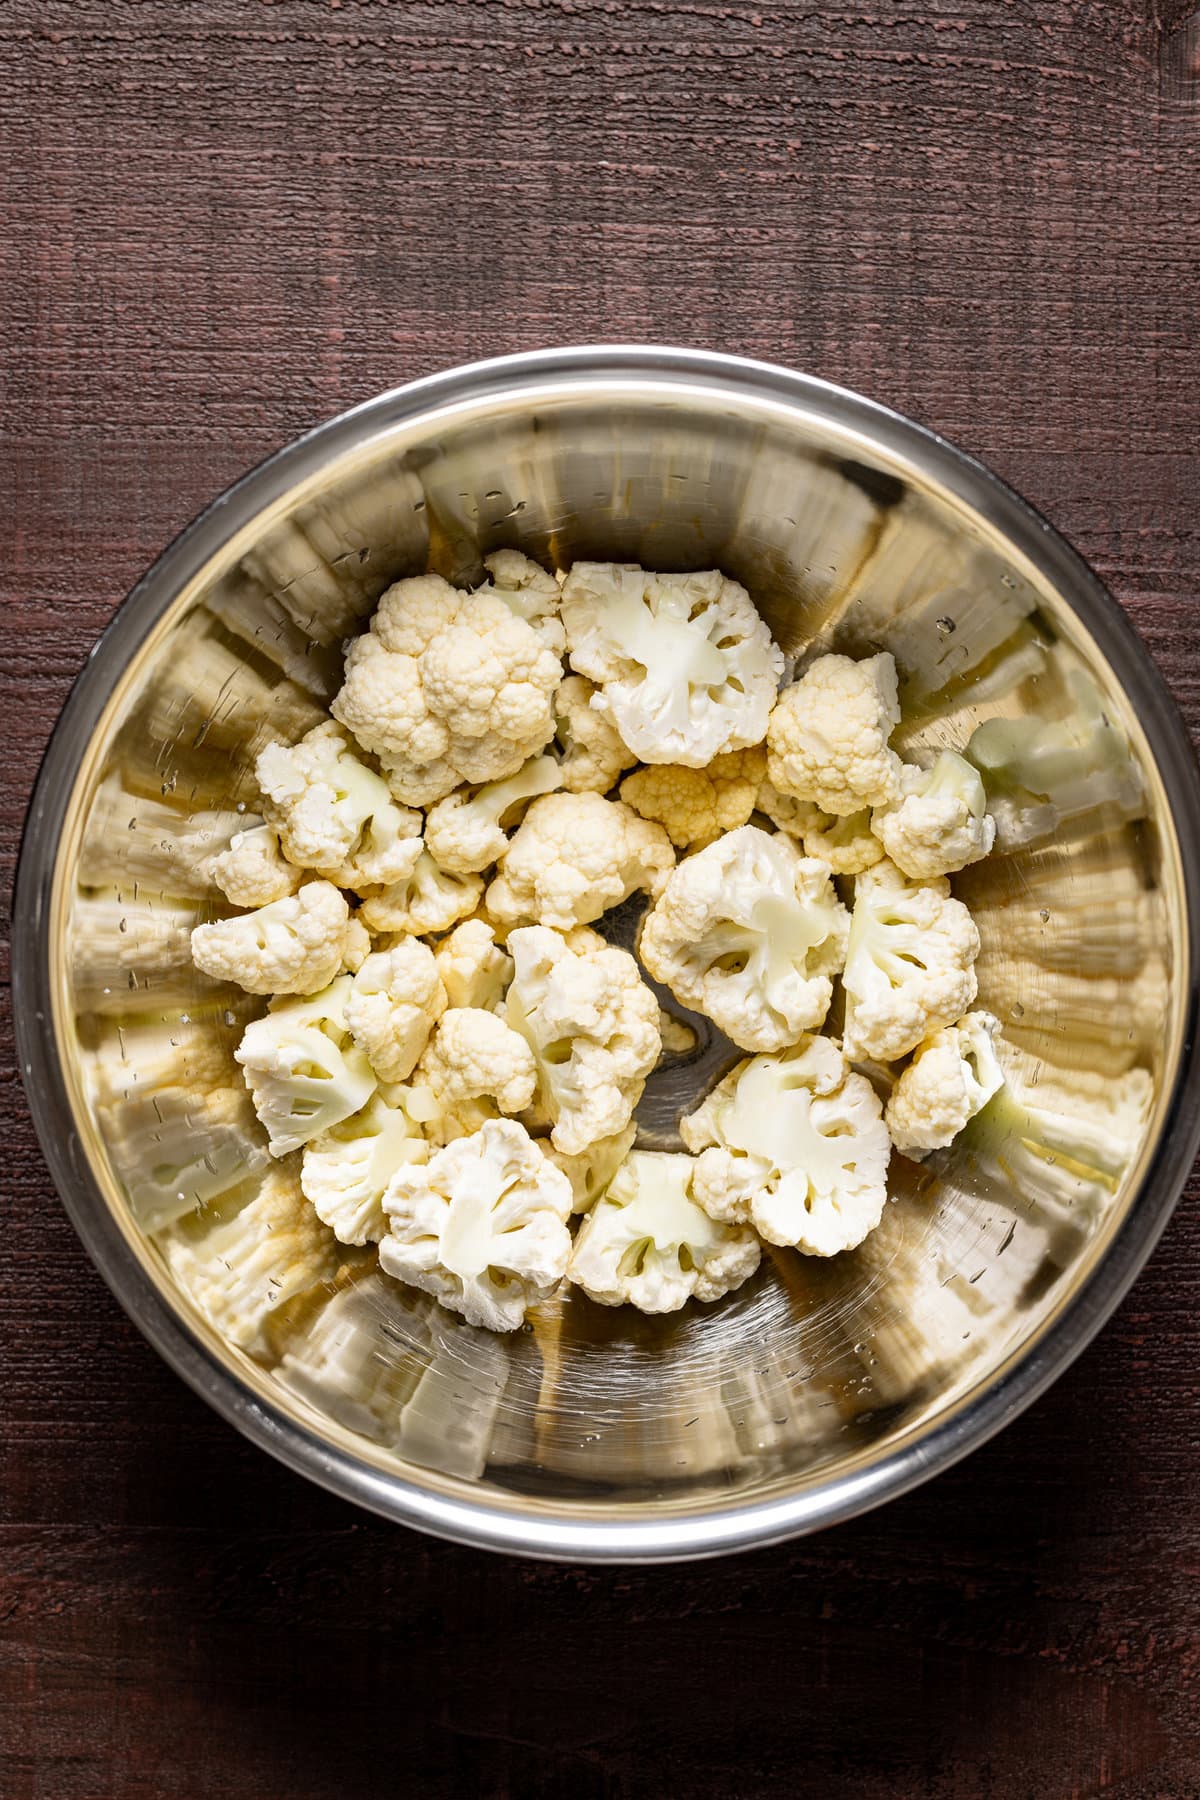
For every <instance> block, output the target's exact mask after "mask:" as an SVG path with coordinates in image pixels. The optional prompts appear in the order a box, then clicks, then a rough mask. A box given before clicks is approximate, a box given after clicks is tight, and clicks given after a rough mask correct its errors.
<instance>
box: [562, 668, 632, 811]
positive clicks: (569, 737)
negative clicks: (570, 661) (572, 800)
mask: <svg viewBox="0 0 1200 1800" xmlns="http://www.w3.org/2000/svg"><path fill="white" fill-rule="evenodd" d="M598 692H599V689H598V688H597V687H596V686H595V685H594V683H592V682H590V681H589V680H588V679H587V677H586V676H585V675H568V676H567V677H566V679H565V680H564V681H562V682H560V683H559V687H558V692H557V693H556V694H555V696H554V748H555V751H556V752H557V755H558V763H559V767H560V769H561V770H562V784H563V786H564V788H566V790H567V792H568V793H569V794H607V792H608V790H609V788H611V787H612V786H613V784H614V782H615V781H616V779H617V776H618V775H620V774H622V773H623V771H624V770H626V769H630V768H632V767H633V765H634V763H635V762H636V761H637V757H636V756H635V755H634V754H633V751H632V750H630V749H629V748H628V746H627V745H626V744H624V743H623V742H622V739H621V734H620V732H619V731H618V730H617V728H616V726H615V725H614V724H613V722H612V720H611V719H610V718H608V717H607V715H606V714H605V713H602V712H597V710H596V708H595V707H594V706H593V705H592V700H593V698H594V696H595V695H596V694H597V693H598Z"/></svg>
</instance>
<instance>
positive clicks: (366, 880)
mask: <svg viewBox="0 0 1200 1800" xmlns="http://www.w3.org/2000/svg"><path fill="white" fill-rule="evenodd" d="M255 776H256V778H257V781H258V785H259V787H260V788H261V790H262V793H263V797H264V799H263V804H264V810H265V812H266V815H267V818H268V820H269V822H270V823H271V824H272V825H274V826H275V827H276V828H277V830H278V832H279V837H280V842H281V843H282V845H283V853H284V855H285V856H286V857H287V859H288V861H289V862H293V863H296V864H298V865H299V867H301V868H305V869H315V870H316V872H317V873H318V874H319V875H323V876H324V877H325V879H326V880H327V881H333V882H336V883H337V885H338V886H339V887H345V888H353V889H359V888H372V887H385V886H387V885H388V884H389V883H391V882H394V881H403V880H404V879H405V877H406V876H408V875H410V874H411V873H412V870H413V866H414V864H415V863H416V860H417V858H418V856H420V854H421V815H420V813H418V812H413V811H412V810H411V809H410V808H408V807H402V806H397V804H396V802H395V801H394V800H393V799H392V796H391V794H390V793H389V792H388V786H387V783H386V782H385V781H384V780H383V778H382V777H381V776H379V775H376V774H375V772H374V770H373V769H368V768H367V766H366V764H365V763H363V762H360V761H359V759H358V757H357V756H355V755H354V752H353V750H352V749H351V747H350V742H349V740H348V738H347V736H346V733H345V732H344V731H343V730H342V728H341V726H340V725H335V724H334V723H333V721H332V720H328V721H327V722H326V723H325V724H324V725H318V726H317V727H316V729H315V730H313V731H310V732H309V733H308V735H307V737H304V738H301V740H300V742H299V743H298V744H295V745H293V746H291V747H290V748H289V747H288V746H287V745H286V744H268V745H267V747H266V749H265V750H262V751H260V752H259V757H258V762H257V763H256V765H255Z"/></svg>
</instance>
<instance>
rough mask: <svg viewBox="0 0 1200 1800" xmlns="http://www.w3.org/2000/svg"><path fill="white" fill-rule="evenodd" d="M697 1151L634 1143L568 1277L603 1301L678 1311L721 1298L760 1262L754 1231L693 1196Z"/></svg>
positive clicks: (582, 1235) (584, 1230) (579, 1243)
mask: <svg viewBox="0 0 1200 1800" xmlns="http://www.w3.org/2000/svg"><path fill="white" fill-rule="evenodd" d="M695 1170H696V1164H695V1161H694V1159H693V1158H692V1157H690V1156H678V1155H673V1154H670V1153H667V1152H662V1151H654V1150H635V1151H633V1152H632V1154H631V1155H630V1156H629V1157H627V1158H626V1160H625V1162H624V1163H623V1165H622V1166H621V1168H619V1169H618V1170H617V1172H616V1174H615V1175H614V1176H613V1179H612V1181H611V1182H610V1183H609V1187H608V1191H607V1193H606V1194H605V1195H604V1196H603V1198H602V1199H600V1200H599V1201H598V1202H597V1204H596V1205H595V1206H594V1207H593V1209H592V1211H591V1212H590V1213H589V1214H588V1216H587V1218H586V1219H585V1220H584V1222H583V1225H582V1227H581V1229H580V1232H579V1236H578V1237H577V1238H576V1240H575V1249H574V1251H573V1253H572V1256H571V1262H570V1266H569V1268H568V1270H567V1277H568V1279H569V1280H570V1281H573V1282H574V1283H575V1284H576V1286H577V1287H581V1288H582V1289H583V1291H584V1293H585V1294H589V1295H590V1296H591V1298H592V1299H593V1300H598V1301H599V1302H600V1304H601V1306H622V1305H624V1304H626V1303H628V1304H629V1305H631V1306H636V1307H637V1308H638V1310H639V1312H645V1313H667V1312H678V1310H679V1308H680V1307H681V1306H684V1305H686V1303H687V1302H688V1301H689V1300H691V1299H696V1300H719V1299H720V1298H721V1295H722V1294H727V1293H729V1292H730V1290H731V1289H733V1288H736V1287H740V1286H741V1284H742V1282H743V1281H745V1280H747V1279H748V1278H749V1277H750V1276H751V1275H753V1273H754V1271H755V1269H757V1267H758V1262H759V1256H760V1255H761V1251H760V1249H759V1243H758V1239H757V1238H756V1237H755V1235H754V1233H753V1232H752V1231H747V1230H746V1229H745V1228H744V1227H741V1226H736V1225H726V1224H721V1223H719V1222H718V1221H717V1220H715V1219H712V1218H710V1217H709V1215H708V1214H707V1213H706V1212H705V1211H704V1209H703V1207H701V1206H699V1205H698V1204H697V1203H696V1201H695V1200H694V1199H693V1197H692V1180H693V1176H694V1174H695Z"/></svg>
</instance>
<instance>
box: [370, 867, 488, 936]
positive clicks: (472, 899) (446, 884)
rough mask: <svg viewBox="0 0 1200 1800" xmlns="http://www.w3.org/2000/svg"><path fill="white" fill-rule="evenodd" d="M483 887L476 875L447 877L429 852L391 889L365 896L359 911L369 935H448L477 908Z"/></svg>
mask: <svg viewBox="0 0 1200 1800" xmlns="http://www.w3.org/2000/svg"><path fill="white" fill-rule="evenodd" d="M482 893H483V883H482V881H481V880H480V879H479V877H478V875H447V874H446V873H445V871H444V870H442V869H439V868H438V866H437V864H436V863H435V862H434V860H433V858H432V856H430V854H429V852H428V850H422V852H421V854H420V856H419V857H418V858H417V860H416V863H415V864H414V866H413V871H412V874H411V875H409V876H408V878H407V879H406V880H404V881H398V882H396V884H395V885H394V886H393V887H386V888H380V889H379V891H378V892H377V893H374V894H368V895H367V897H366V898H365V899H364V901H363V903H362V906H361V907H360V908H359V911H360V913H361V915H362V917H363V920H364V921H365V923H366V924H367V925H368V926H369V927H370V929H371V930H372V931H402V932H407V933H409V934H410V935H411V936H413V937H424V936H425V935H426V933H428V932H436V931H449V929H450V927H451V926H452V925H454V924H456V923H457V922H458V920H459V919H463V918H465V917H466V915H467V914H468V913H473V912H474V911H475V908H476V907H477V906H478V905H479V900H480V896H481V895H482Z"/></svg>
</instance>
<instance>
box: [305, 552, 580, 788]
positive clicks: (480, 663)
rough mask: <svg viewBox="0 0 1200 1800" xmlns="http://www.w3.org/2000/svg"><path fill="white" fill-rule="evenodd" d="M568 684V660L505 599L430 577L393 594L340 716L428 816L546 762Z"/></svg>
mask: <svg viewBox="0 0 1200 1800" xmlns="http://www.w3.org/2000/svg"><path fill="white" fill-rule="evenodd" d="M561 678H562V664H561V663H560V661H559V659H558V657H557V656H556V655H555V654H554V652H553V651H551V650H548V649H547V648H546V646H545V645H544V643H543V642H542V640H541V639H540V638H539V636H538V634H537V632H536V631H535V630H534V629H533V627H532V626H531V625H528V624H527V623H526V622H525V620H524V619H521V618H518V617H517V616H516V615H515V614H514V612H513V611H512V610H511V608H510V607H509V606H507V605H506V604H505V602H504V600H503V599H502V598H501V597H500V596H499V595H498V594H495V593H492V592H489V591H488V590H487V589H482V590H480V591H479V592H477V593H474V594H465V593H463V592H462V591H461V590H460V589H458V588H454V587H451V586H450V583H449V582H447V581H443V580H442V578H441V576H439V575H419V576H415V577H412V578H410V579H408V580H406V581H398V582H396V583H395V585H394V586H392V587H390V588H389V589H388V590H387V592H386V593H385V594H384V595H383V598H382V599H381V600H380V602H379V606H378V608H377V609H376V612H375V616H374V617H373V618H372V620H371V625H370V629H369V630H368V631H366V632H364V633H363V635H362V636H361V637H359V638H356V639H355V640H354V642H353V643H352V644H351V646H350V649H349V652H348V654H347V656H346V678H345V681H344V682H343V684H342V687H341V690H340V691H339V693H338V694H337V696H336V697H335V699H334V701H333V703H332V708H331V710H332V712H333V715H334V717H335V718H336V719H338V720H339V721H340V722H341V723H342V724H343V725H345V726H346V728H347V730H349V731H351V732H353V734H354V736H355V737H356V738H357V739H358V741H359V743H360V744H362V745H363V747H364V748H365V749H367V750H370V751H372V752H374V754H375V755H377V756H378V757H379V759H380V762H381V764H382V765H383V768H384V770H385V772H386V775H387V779H388V785H389V786H390V788H391V790H392V792H393V793H394V794H395V795H396V797H397V798H398V799H399V800H402V801H404V802H405V803H406V804H408V805H416V806H426V805H429V804H431V803H432V802H433V801H435V800H439V799H441V798H442V796H443V795H445V794H448V793H449V792H450V791H451V789H452V788H454V787H456V786H457V785H458V784H459V783H460V782H462V781H469V782H487V781H499V780H503V778H504V777H505V776H506V775H514V774H515V773H516V771H517V770H518V769H519V768H520V766H521V764H522V763H523V762H525V761H527V760H528V758H529V757H531V756H533V755H536V753H537V752H538V751H539V750H540V749H541V748H542V746H543V745H544V744H545V743H546V742H547V741H548V739H549V738H550V737H551V736H552V735H553V731H554V715H553V709H552V705H551V701H552V697H553V694H554V690H555V688H556V687H557V686H558V683H559V681H560V680H561Z"/></svg>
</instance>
